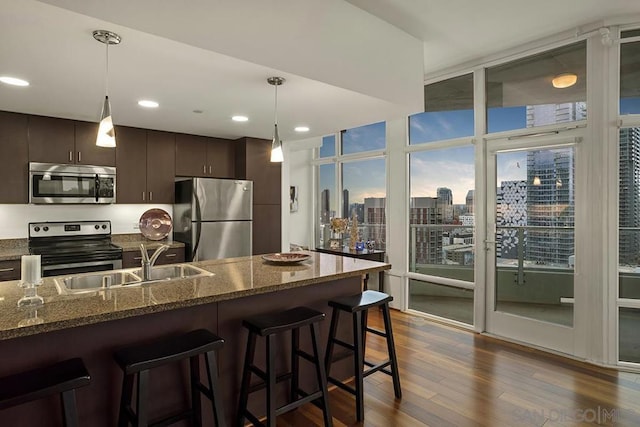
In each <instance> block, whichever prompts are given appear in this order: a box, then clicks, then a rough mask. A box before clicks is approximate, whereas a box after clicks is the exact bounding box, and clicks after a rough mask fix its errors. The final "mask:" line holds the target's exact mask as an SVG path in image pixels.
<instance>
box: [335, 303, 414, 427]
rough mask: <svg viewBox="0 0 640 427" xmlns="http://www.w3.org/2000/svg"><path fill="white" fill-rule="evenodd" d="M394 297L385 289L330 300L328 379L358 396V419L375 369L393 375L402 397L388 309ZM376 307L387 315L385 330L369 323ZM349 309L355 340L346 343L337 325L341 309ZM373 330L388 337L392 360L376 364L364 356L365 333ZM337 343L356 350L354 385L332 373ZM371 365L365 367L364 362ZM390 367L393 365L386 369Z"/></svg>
mask: <svg viewBox="0 0 640 427" xmlns="http://www.w3.org/2000/svg"><path fill="white" fill-rule="evenodd" d="M390 301H393V297H392V296H390V295H387V294H385V293H382V292H377V291H364V292H362V293H360V294H357V295H351V296H347V297H342V298H336V299H334V300H331V301H329V306H330V307H333V312H332V314H331V326H330V327H329V341H328V344H327V354H326V355H325V367H326V370H327V381H328V382H330V383H332V384H335V385H337V386H338V387H340V388H341V389H343V390H346V391H348V392H349V393H351V394H353V395H355V397H356V419H357V420H358V421H362V420H363V419H364V393H363V380H364V377H366V376H369V375H371V374H373V373H374V372H378V371H381V372H384V373H385V374H387V375H390V376H391V377H392V378H393V391H394V393H395V395H396V398H398V399H400V398H402V390H401V389H400V375H399V374H398V361H397V358H396V349H395V344H394V342H393V332H392V330H391V315H390V313H389V302H390ZM373 307H380V308H381V310H382V315H383V318H384V328H385V332H382V331H379V330H377V329H373V328H369V327H368V326H367V310H369V309H370V308H373ZM341 311H346V312H347V313H351V315H352V321H353V344H351V343H347V342H345V341H342V340H340V339H338V338H336V331H337V328H338V320H339V317H340V312H341ZM367 332H371V333H373V334H376V335H379V336H381V337H385V338H386V341H387V351H388V353H389V360H386V361H384V362H382V363H379V364H377V365H375V364H373V363H371V362H368V361H367V360H365V348H366V334H367ZM334 344H338V345H340V346H342V347H344V348H347V349H349V350H351V351H353V361H354V370H355V387H350V386H348V385H346V384H344V383H343V382H342V381H340V380H338V379H336V378H333V377H331V375H330V373H331V364H332V362H334V360H337V358H336V359H334V355H333V347H334ZM365 365H366V366H368V367H370V368H371V369H369V370H367V371H365V370H364V366H365ZM387 367H389V368H390V370H389V369H387Z"/></svg>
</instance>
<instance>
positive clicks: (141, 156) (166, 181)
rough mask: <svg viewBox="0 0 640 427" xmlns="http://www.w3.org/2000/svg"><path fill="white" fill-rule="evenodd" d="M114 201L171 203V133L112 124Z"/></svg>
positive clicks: (172, 168) (173, 165)
mask: <svg viewBox="0 0 640 427" xmlns="http://www.w3.org/2000/svg"><path fill="white" fill-rule="evenodd" d="M116 135H117V138H118V143H117V147H116V174H117V175H116V187H117V189H116V201H117V203H164V204H172V203H173V181H174V177H175V157H174V156H175V139H174V135H173V134H172V133H167V132H159V131H147V130H145V129H137V128H129V127H116Z"/></svg>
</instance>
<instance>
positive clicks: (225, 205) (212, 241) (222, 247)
mask: <svg viewBox="0 0 640 427" xmlns="http://www.w3.org/2000/svg"><path fill="white" fill-rule="evenodd" d="M175 190H176V192H175V203H174V205H173V239H174V240H176V241H178V242H183V243H184V244H185V256H186V260H187V261H204V260H207V259H221V258H233V257H239V256H248V255H251V252H252V231H251V227H252V220H253V182H252V181H245V180H237V179H215V178H176V183H175Z"/></svg>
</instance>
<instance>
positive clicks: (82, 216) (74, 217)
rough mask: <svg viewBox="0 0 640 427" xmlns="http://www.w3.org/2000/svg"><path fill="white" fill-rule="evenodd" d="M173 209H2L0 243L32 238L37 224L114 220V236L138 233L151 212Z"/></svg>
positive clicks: (149, 205) (61, 207) (3, 206)
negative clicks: (31, 231)
mask: <svg viewBox="0 0 640 427" xmlns="http://www.w3.org/2000/svg"><path fill="white" fill-rule="evenodd" d="M152 208H159V209H164V210H165V211H167V212H168V213H169V215H173V212H172V210H173V207H172V205H152V204H145V205H129V204H123V205H118V204H114V205H0V239H21V238H27V237H28V224H29V223H30V222H36V221H88V220H89V221H91V220H110V221H111V232H112V233H113V234H122V233H137V232H138V231H139V230H138V221H139V220H140V217H141V216H142V214H143V213H144V212H145V211H146V210H147V209H152Z"/></svg>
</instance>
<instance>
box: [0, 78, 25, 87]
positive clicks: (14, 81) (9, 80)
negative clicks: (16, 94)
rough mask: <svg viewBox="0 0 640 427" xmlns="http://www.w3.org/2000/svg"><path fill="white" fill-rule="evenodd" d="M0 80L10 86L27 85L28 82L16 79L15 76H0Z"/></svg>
mask: <svg viewBox="0 0 640 427" xmlns="http://www.w3.org/2000/svg"><path fill="white" fill-rule="evenodd" d="M0 82H2V83H6V84H8V85H11V86H29V82H28V81H26V80H22V79H18V78H15V77H8V76H2V77H0Z"/></svg>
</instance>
